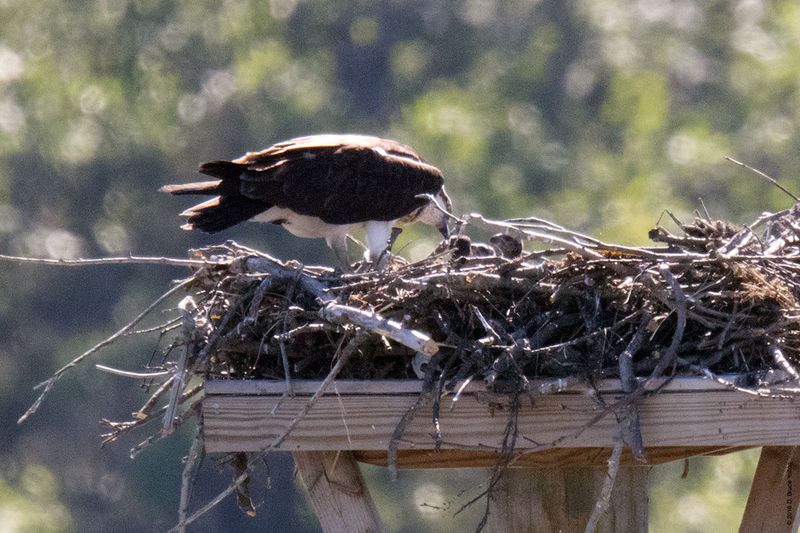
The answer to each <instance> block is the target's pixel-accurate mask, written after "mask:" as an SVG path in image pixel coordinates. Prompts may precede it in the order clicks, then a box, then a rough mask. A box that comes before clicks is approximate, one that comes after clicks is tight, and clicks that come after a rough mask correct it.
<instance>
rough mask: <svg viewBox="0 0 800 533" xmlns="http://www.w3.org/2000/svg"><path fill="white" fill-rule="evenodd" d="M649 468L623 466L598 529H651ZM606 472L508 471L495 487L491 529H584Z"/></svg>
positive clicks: (508, 532)
mask: <svg viewBox="0 0 800 533" xmlns="http://www.w3.org/2000/svg"><path fill="white" fill-rule="evenodd" d="M648 470H649V468H648V467H643V466H621V467H620V469H619V473H618V475H617V481H616V484H615V486H614V492H613V493H612V496H611V506H610V508H609V509H608V511H607V512H606V514H605V516H604V517H603V519H602V520H601V521H600V524H599V527H598V531H600V532H615V531H626V532H628V531H629V532H634V533H636V532H646V531H647V503H648V499H647V472H648ZM607 472H608V469H607V468H605V467H588V468H587V467H584V468H571V467H563V468H546V469H528V468H512V469H509V470H508V471H506V472H505V473H503V476H502V478H501V479H500V481H499V483H498V484H497V486H496V488H495V491H494V496H495V497H494V499H493V500H492V502H491V504H490V507H489V513H490V514H489V521H488V523H487V531H490V532H492V533H514V532H523V531H524V532H531V533H550V532H552V531H583V530H584V528H585V526H586V523H587V522H588V520H589V516H591V514H592V509H593V507H594V504H595V503H596V502H597V497H598V496H599V494H600V490H601V488H602V486H603V482H604V480H605V478H606V475H607Z"/></svg>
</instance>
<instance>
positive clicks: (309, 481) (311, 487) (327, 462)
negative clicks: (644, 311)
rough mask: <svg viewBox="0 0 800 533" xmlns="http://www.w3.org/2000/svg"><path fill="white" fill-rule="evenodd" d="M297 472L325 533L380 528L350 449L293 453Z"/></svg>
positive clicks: (361, 532) (373, 532) (369, 531)
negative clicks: (344, 450) (345, 450)
mask: <svg viewBox="0 0 800 533" xmlns="http://www.w3.org/2000/svg"><path fill="white" fill-rule="evenodd" d="M292 455H293V457H294V462H295V465H296V466H297V475H298V477H299V478H300V479H301V480H302V482H303V485H304V486H305V488H306V491H307V492H308V498H309V501H310V502H311V505H312V507H313V508H314V512H315V513H316V515H317V518H319V523H320V525H321V526H322V530H323V531H325V533H377V532H379V531H383V528H382V526H381V523H380V519H379V518H378V512H377V510H376V508H375V504H374V503H373V501H372V498H371V497H370V495H369V491H368V490H367V487H366V485H365V484H364V479H363V478H362V477H361V472H360V471H359V469H358V463H356V461H355V459H354V458H353V454H352V453H351V452H333V451H328V452H295V453H293V454H292Z"/></svg>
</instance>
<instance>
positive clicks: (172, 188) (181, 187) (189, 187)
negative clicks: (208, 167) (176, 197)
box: [159, 180, 222, 194]
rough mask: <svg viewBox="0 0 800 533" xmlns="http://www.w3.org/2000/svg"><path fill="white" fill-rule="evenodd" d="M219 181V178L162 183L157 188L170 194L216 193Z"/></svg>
mask: <svg viewBox="0 0 800 533" xmlns="http://www.w3.org/2000/svg"><path fill="white" fill-rule="evenodd" d="M221 183H222V181H221V180H212V181H197V182H195V183H179V184H175V185H164V186H163V187H161V188H160V189H159V190H160V191H161V192H168V193H170V194H217V193H218V191H219V186H220V184H221Z"/></svg>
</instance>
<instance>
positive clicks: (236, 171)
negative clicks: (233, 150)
mask: <svg viewBox="0 0 800 533" xmlns="http://www.w3.org/2000/svg"><path fill="white" fill-rule="evenodd" d="M246 169H247V165H241V164H239V163H234V162H232V161H209V162H208V163H203V164H202V165H200V173H201V174H205V175H206V176H212V177H214V178H219V179H221V180H223V181H226V180H232V179H238V178H239V177H240V176H241V175H242V172H244V171H245V170H246Z"/></svg>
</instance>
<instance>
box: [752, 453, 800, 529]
mask: <svg viewBox="0 0 800 533" xmlns="http://www.w3.org/2000/svg"><path fill="white" fill-rule="evenodd" d="M798 496H800V447H793V446H765V447H764V449H762V450H761V458H760V459H759V460H758V467H756V473H755V476H754V477H753V485H752V486H751V487H750V496H749V497H748V499H747V507H745V511H744V516H743V517H742V523H741V526H740V527H739V532H740V533H790V532H792V531H797V529H798V502H799V501H800V498H798Z"/></svg>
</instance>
